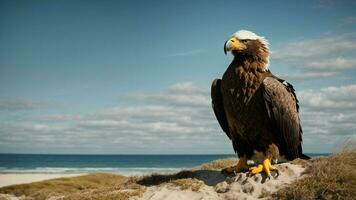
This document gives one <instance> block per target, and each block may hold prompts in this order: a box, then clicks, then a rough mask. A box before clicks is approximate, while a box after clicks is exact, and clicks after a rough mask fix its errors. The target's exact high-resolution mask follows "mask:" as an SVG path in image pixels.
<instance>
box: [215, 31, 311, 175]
mask: <svg viewBox="0 0 356 200" xmlns="http://www.w3.org/2000/svg"><path fill="white" fill-rule="evenodd" d="M268 45H269V44H268V41H267V40H266V39H265V38H264V37H261V36H258V35H256V34H255V33H253V32H251V31H247V30H240V31H237V32H236V33H234V34H233V35H232V36H231V37H230V38H229V39H228V40H227V41H226V42H225V44H224V52H225V54H227V52H231V54H232V55H233V56H234V59H233V60H232V62H231V64H230V65H229V67H228V68H227V70H226V71H225V73H224V74H223V77H222V79H215V80H214V81H213V83H212V87H211V98H212V107H213V110H214V113H215V116H216V118H217V121H218V122H219V124H220V126H221V128H222V130H223V131H224V132H225V133H226V135H227V136H228V137H229V138H230V140H231V141H232V146H233V148H234V150H235V153H237V154H238V157H239V161H238V163H237V165H236V166H233V167H230V168H227V169H225V171H226V172H241V171H243V170H245V169H248V165H247V160H250V159H251V158H252V157H253V156H254V154H255V153H256V152H262V154H263V159H262V162H261V164H259V165H258V166H255V167H251V168H249V171H250V173H252V174H253V175H254V174H257V173H261V172H265V173H266V174H267V176H268V177H271V171H277V172H278V169H277V168H276V167H275V166H273V165H272V164H271V161H275V162H277V161H276V160H277V159H278V158H279V157H280V156H283V157H284V158H285V159H287V160H293V159H295V158H302V159H308V158H309V157H308V156H306V155H304V154H303V152H302V132H303V131H302V127H301V123H300V118H299V105H298V99H297V96H296V94H295V91H294V88H293V86H292V85H291V84H290V83H288V82H287V81H285V80H283V79H281V78H278V77H277V76H275V75H274V74H272V73H271V71H270V70H269V55H270V51H269V46H268Z"/></svg>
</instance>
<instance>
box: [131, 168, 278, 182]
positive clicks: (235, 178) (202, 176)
mask: <svg viewBox="0 0 356 200" xmlns="http://www.w3.org/2000/svg"><path fill="white" fill-rule="evenodd" d="M272 176H273V177H276V175H275V174H272ZM184 178H195V179H198V180H201V181H203V182H204V183H205V184H206V185H208V186H216V185H217V184H218V183H221V182H223V181H227V182H230V183H231V182H241V184H244V182H247V180H248V179H250V178H252V179H254V181H256V182H260V183H265V182H266V181H268V179H269V178H268V176H267V175H266V174H264V173H261V174H257V175H255V176H249V174H248V173H247V172H241V173H237V174H233V173H231V174H227V173H222V172H221V171H219V170H191V171H189V170H186V171H180V172H178V173H175V174H151V175H147V176H143V177H138V178H136V180H135V182H136V183H137V184H140V185H144V186H154V185H160V184H162V183H169V182H171V181H174V180H178V179H184Z"/></svg>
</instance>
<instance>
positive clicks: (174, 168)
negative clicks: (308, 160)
mask: <svg viewBox="0 0 356 200" xmlns="http://www.w3.org/2000/svg"><path fill="white" fill-rule="evenodd" d="M307 155H309V156H311V157H318V156H327V155H330V154H329V153H323V154H320V153H309V154H307ZM231 157H237V155H234V154H130V155H128V154H17V153H6V154H5V153H0V173H1V174H10V173H18V174H87V173H97V172H105V173H115V174H121V175H126V176H134V175H145V174H151V173H174V172H178V171H181V170H184V169H190V168H193V167H197V166H200V165H202V164H204V163H209V162H212V161H214V160H218V159H224V158H231Z"/></svg>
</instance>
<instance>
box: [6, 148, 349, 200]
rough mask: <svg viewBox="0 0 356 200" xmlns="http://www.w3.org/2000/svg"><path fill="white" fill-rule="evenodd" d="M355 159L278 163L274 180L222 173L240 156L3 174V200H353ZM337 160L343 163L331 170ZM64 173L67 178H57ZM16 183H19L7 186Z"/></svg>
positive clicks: (335, 157)
mask: <svg viewBox="0 0 356 200" xmlns="http://www.w3.org/2000/svg"><path fill="white" fill-rule="evenodd" d="M355 158H356V154H355V153H353V152H345V153H341V154H336V155H331V156H328V157H320V158H315V159H312V160H301V159H296V160H294V161H290V162H286V163H279V164H276V165H275V166H276V167H277V168H278V170H279V175H278V174H276V173H272V177H271V178H268V177H267V176H266V174H264V173H262V174H256V175H254V176H251V174H249V173H248V172H247V171H245V172H239V173H231V174H226V173H222V172H221V170H222V169H224V168H226V167H229V166H232V165H233V164H234V163H236V162H237V159H236V158H228V159H221V160H215V161H213V162H211V163H206V164H203V165H201V166H198V167H194V168H191V169H187V170H182V171H179V172H177V173H168V174H167V173H163V174H160V173H154V174H150V175H143V176H133V177H130V176H123V175H118V174H113V173H90V174H86V175H84V174H0V199H6V200H25V199H39V200H46V199H51V200H54V199H58V200H59V199H61V200H64V199H70V200H82V199H88V198H90V199H92V200H105V199H121V200H166V199H172V200H178V199H189V200H201V199H206V200H208V199H209V200H232V199H247V200H250V199H251V200H252V199H270V198H271V197H272V199H318V198H319V197H320V194H321V193H322V192H323V193H322V196H323V198H324V197H325V199H334V197H335V198H336V197H342V199H354V196H355V195H356V190H355V189H354V187H352V186H353V185H354V183H355V180H356V179H355V177H356V173H355V170H354V169H355V163H354V160H355ZM332 163H342V164H340V165H337V166H334V168H332V169H331V168H330V167H329V166H330V165H331V164H332ZM59 177H66V178H65V179H55V178H59ZM47 179H49V180H47ZM42 180H45V181H42ZM36 181H37V182H36ZM38 181H40V182H38ZM338 181H339V182H338ZM21 183H29V184H21ZM13 184H18V185H14V186H9V187H3V186H5V185H13ZM325 185H328V187H329V188H327V189H325ZM335 191H337V192H335ZM326 197H328V198H326Z"/></svg>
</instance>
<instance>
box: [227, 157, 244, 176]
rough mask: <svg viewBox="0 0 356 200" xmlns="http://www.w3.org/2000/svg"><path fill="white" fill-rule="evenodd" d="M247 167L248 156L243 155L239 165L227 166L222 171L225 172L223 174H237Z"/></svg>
mask: <svg viewBox="0 0 356 200" xmlns="http://www.w3.org/2000/svg"><path fill="white" fill-rule="evenodd" d="M246 168H247V159H246V156H243V157H241V158H240V159H239V162H238V163H237V165H235V166H232V167H228V168H225V169H223V170H222V171H221V173H223V174H231V173H234V174H235V175H236V174H237V173H239V172H242V171H243V170H245V169H246Z"/></svg>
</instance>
